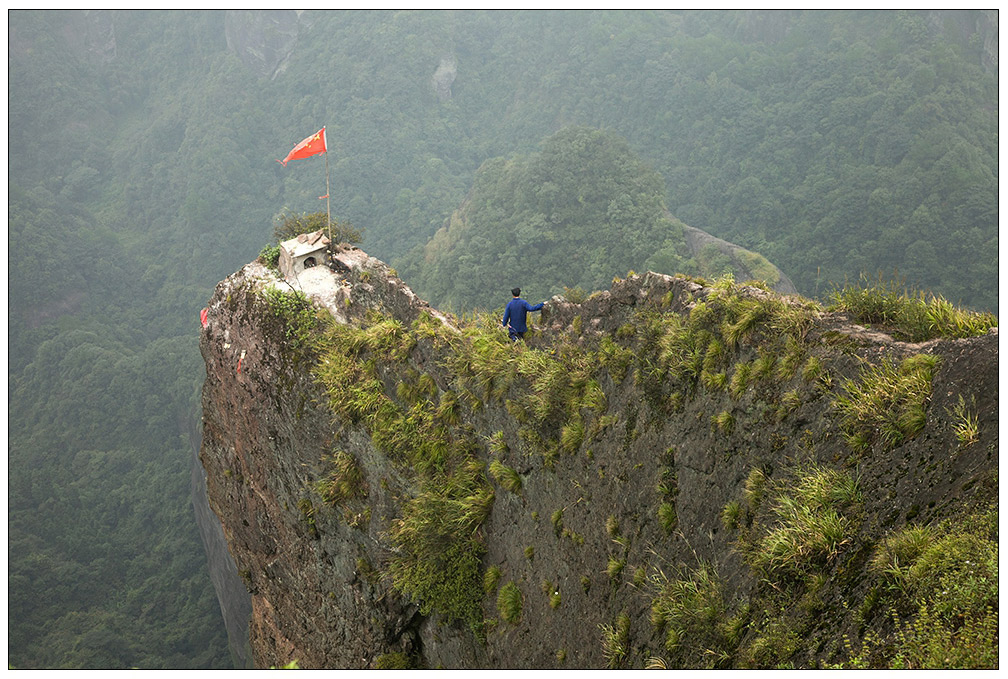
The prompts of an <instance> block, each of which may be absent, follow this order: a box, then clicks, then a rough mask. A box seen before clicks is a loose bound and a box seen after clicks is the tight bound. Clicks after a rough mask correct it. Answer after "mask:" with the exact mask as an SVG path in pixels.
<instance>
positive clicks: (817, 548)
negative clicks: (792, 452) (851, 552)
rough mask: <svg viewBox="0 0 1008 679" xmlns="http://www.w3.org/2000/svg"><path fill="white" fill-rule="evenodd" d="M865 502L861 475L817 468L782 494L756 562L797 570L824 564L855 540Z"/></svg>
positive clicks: (771, 567)
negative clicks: (854, 475) (860, 511)
mask: <svg viewBox="0 0 1008 679" xmlns="http://www.w3.org/2000/svg"><path fill="white" fill-rule="evenodd" d="M862 504H863V499H862V496H861V491H860V487H859V484H858V481H857V479H856V478H854V477H851V476H849V475H847V474H845V473H843V472H840V471H837V470H834V469H829V468H825V467H812V468H811V469H809V470H808V471H806V472H804V473H802V474H800V475H799V477H798V478H797V479H796V481H795V482H794V483H793V484H791V485H790V486H788V487H785V488H783V489H782V490H781V491H779V492H778V493H777V495H776V497H775V501H774V505H773V510H772V511H773V514H774V517H775V519H776V523H775V524H774V525H772V526H771V527H769V528H768V529H767V530H766V532H765V533H764V535H763V537H762V538H760V539H759V540H758V542H757V543H756V544H755V545H754V548H753V550H752V552H751V554H750V563H751V565H752V566H753V567H754V568H756V569H758V570H761V571H764V572H767V573H774V572H777V573H784V572H790V573H792V574H797V575H801V574H803V573H806V572H808V571H809V570H811V569H813V568H815V567H816V566H818V565H821V564H822V563H823V562H825V561H826V560H828V559H830V558H832V557H833V556H835V555H836V554H837V553H838V552H839V550H840V548H841V547H842V546H844V545H845V544H847V543H849V542H850V541H851V540H852V539H853V537H854V535H855V533H856V531H857V528H858V526H859V524H860V521H859V519H858V518H857V515H858V511H857V510H858V508H859V507H860V506H861V505H862Z"/></svg>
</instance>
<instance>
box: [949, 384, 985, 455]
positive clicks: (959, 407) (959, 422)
mask: <svg viewBox="0 0 1008 679" xmlns="http://www.w3.org/2000/svg"><path fill="white" fill-rule="evenodd" d="M973 404H974V405H976V398H975V397H974V399H973ZM949 414H950V415H952V417H953V423H952V428H953V431H955V435H956V439H957V440H958V441H959V443H960V444H962V445H964V446H969V445H972V444H974V443H976V442H977V438H978V437H979V432H980V424H979V419H978V417H977V415H976V414H975V413H970V412H969V410H967V409H966V400H965V399H964V398H963V396H962V394H959V403H957V404H956V405H955V406H954V407H953V408H952V410H951V412H950V413H949Z"/></svg>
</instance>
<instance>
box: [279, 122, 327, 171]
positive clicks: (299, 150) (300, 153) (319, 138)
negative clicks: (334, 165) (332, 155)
mask: <svg viewBox="0 0 1008 679" xmlns="http://www.w3.org/2000/svg"><path fill="white" fill-rule="evenodd" d="M326 150H327V149H326V138H325V128H324V127H323V128H322V129H321V130H319V131H318V132H316V133H315V134H313V135H311V136H310V137H305V138H304V139H303V140H302V141H301V143H300V144H298V145H297V146H295V147H294V148H293V149H291V152H290V153H288V154H287V157H286V158H284V159H283V160H279V161H277V162H279V163H280V164H281V165H283V166H284V167H287V161H288V160H295V159H297V158H308V157H309V156H314V155H317V154H319V153H325V152H326Z"/></svg>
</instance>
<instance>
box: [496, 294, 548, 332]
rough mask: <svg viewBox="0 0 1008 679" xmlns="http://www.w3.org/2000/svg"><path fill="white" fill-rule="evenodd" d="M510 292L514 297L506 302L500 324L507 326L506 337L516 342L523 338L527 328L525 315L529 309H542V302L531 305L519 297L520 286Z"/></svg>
mask: <svg viewBox="0 0 1008 679" xmlns="http://www.w3.org/2000/svg"><path fill="white" fill-rule="evenodd" d="M511 294H512V295H513V296H514V299H512V300H511V301H510V302H508V305H507V308H505V309H504V321H503V323H502V324H501V325H503V326H504V327H505V328H507V330H508V337H510V338H511V341H512V342H517V341H518V340H520V339H524V336H525V331H526V330H528V328H527V327H526V326H525V315H526V314H527V313H528V312H529V311H539V310H540V309H542V308H543V304H544V302H539V303H538V304H536V305H535V306H532V305H531V304H529V303H528V302H526V301H525V300H523V299H522V298H521V297H520V295H521V288H514V289H512V290H511Z"/></svg>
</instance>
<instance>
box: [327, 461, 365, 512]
mask: <svg viewBox="0 0 1008 679" xmlns="http://www.w3.org/2000/svg"><path fill="white" fill-rule="evenodd" d="M322 460H323V462H328V464H329V468H330V470H329V473H328V474H327V475H326V476H325V477H324V478H322V479H321V480H319V481H317V482H316V483H315V490H316V492H318V494H319V495H321V496H322V499H323V500H325V501H326V502H328V503H329V504H332V505H337V504H341V503H343V502H346V501H348V500H351V499H353V498H355V497H357V496H359V495H366V494H367V482H366V481H365V480H364V474H363V472H362V471H361V468H360V466H359V465H358V464H357V460H356V459H354V456H353V455H351V454H350V453H347V452H345V451H342V450H340V451H337V452H336V453H334V454H333V455H332V456H325V457H323V458H322Z"/></svg>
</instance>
